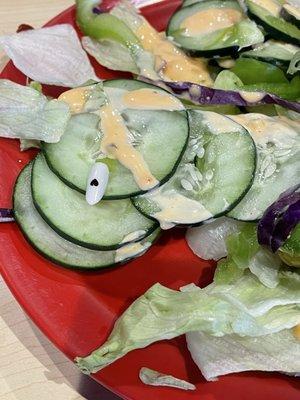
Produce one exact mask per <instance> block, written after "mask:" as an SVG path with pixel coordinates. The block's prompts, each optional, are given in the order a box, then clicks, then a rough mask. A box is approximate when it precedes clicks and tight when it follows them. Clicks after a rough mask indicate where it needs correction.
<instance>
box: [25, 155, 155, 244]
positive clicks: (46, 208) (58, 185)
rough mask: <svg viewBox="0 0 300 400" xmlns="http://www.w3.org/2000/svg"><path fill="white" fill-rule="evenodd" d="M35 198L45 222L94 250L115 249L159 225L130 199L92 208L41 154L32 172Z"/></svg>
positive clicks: (102, 202)
mask: <svg viewBox="0 0 300 400" xmlns="http://www.w3.org/2000/svg"><path fill="white" fill-rule="evenodd" d="M31 186H32V198H33V202H34V204H35V207H36V209H37V210H38V211H39V213H40V214H41V216H42V217H43V218H44V219H45V221H46V222H47V223H48V224H49V225H50V226H51V227H52V228H53V229H54V230H55V231H56V232H57V233H58V234H59V235H60V236H62V237H64V238H66V239H67V240H69V241H71V242H73V243H76V244H79V245H80V246H83V247H87V248H89V249H94V250H114V249H117V248H119V247H122V246H123V245H124V244H125V243H128V242H131V241H133V240H135V241H138V240H141V239H143V238H144V237H146V236H148V235H149V234H150V233H151V232H153V231H154V230H155V229H156V228H157V225H156V224H155V223H154V222H153V221H151V220H149V219H147V218H145V217H144V216H143V215H141V214H140V213H139V212H138V211H137V210H136V209H135V208H134V207H133V205H132V203H131V202H130V200H129V199H123V200H113V201H109V200H107V201H105V200H104V201H101V202H100V203H98V204H96V205H94V206H90V205H89V204H88V203H87V202H86V200H85V196H84V195H82V194H81V193H78V192H77V191H76V190H73V189H71V188H69V187H68V186H67V185H65V184H64V183H63V182H62V181H61V180H60V179H59V178H58V177H57V176H56V175H55V174H54V173H53V172H52V171H51V170H50V169H49V167H48V165H47V163H46V161H45V159H44V157H43V155H42V154H39V155H38V156H37V157H36V159H35V161H34V164H33V169H32V184H31Z"/></svg>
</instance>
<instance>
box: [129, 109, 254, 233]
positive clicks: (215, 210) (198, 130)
mask: <svg viewBox="0 0 300 400" xmlns="http://www.w3.org/2000/svg"><path fill="white" fill-rule="evenodd" d="M189 118H190V126H191V129H190V139H189V144H188V148H187V150H186V153H185V154H184V156H183V160H182V162H181V164H180V165H179V167H178V169H177V171H176V173H175V175H174V176H173V177H172V178H171V179H170V181H169V182H167V183H166V184H164V185H163V186H161V187H160V188H158V189H156V190H153V191H151V192H148V193H146V194H145V195H142V196H138V197H135V198H134V199H133V203H134V205H135V206H136V207H137V208H138V210H139V211H141V212H143V213H144V214H145V215H148V216H150V217H152V218H156V219H157V220H158V221H159V222H160V224H161V227H162V228H163V229H167V228H170V227H172V226H174V225H197V224H200V223H202V222H203V221H205V220H207V219H209V218H213V217H216V216H220V215H222V214H224V213H226V212H227V211H228V210H230V209H232V208H233V207H234V206H235V205H236V204H237V203H238V202H239V201H240V199H241V198H242V197H243V196H244V195H245V193H246V192H247V190H248V189H249V188H250V186H251V184H252V179H253V176H254V171H255V162H256V150H255V145H254V143H253V140H252V138H251V136H250V135H249V133H248V132H247V130H246V129H244V128H243V127H242V126H241V125H239V124H236V123H234V124H232V120H230V119H228V118H227V117H225V116H222V115H220V114H217V113H214V112H208V111H207V112H205V111H198V110H191V111H189Z"/></svg>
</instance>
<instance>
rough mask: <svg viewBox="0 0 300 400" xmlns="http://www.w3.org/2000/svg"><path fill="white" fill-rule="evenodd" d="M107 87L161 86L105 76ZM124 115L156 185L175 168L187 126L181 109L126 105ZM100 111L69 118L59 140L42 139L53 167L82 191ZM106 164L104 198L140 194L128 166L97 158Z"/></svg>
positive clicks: (92, 158)
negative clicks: (131, 106)
mask: <svg viewBox="0 0 300 400" xmlns="http://www.w3.org/2000/svg"><path fill="white" fill-rule="evenodd" d="M104 86H105V87H106V88H108V87H110V88H117V89H122V90H128V91H132V90H137V89H142V88H147V89H155V90H156V91H161V90H162V91H163V92H165V91H164V90H163V89H160V88H157V87H156V86H153V85H150V84H147V83H144V82H139V81H135V80H125V79H117V80H111V81H106V82H105V83H104ZM122 116H123V119H124V121H125V123H126V125H127V127H128V129H129V131H130V132H131V134H132V136H133V139H134V147H135V148H136V149H137V150H138V151H139V152H140V153H141V154H142V156H143V157H144V159H145V161H146V163H147V165H148V167H149V169H150V171H151V173H152V174H153V175H154V177H155V178H156V179H157V180H158V181H159V184H162V183H163V182H165V181H167V180H168V179H169V178H170V176H172V175H173V173H174V172H175V170H176V167H177V165H178V163H179V162H180V159H181V157H182V154H183V152H184V150H185V147H186V143H187V139H188V134H189V126H188V118H187V114H186V111H163V110H157V111H151V110H134V109H126V110H123V111H122ZM99 122H100V119H99V116H97V115H95V114H92V113H83V114H77V115H74V116H73V117H71V120H70V122H69V124H68V127H67V130H66V132H65V133H64V135H63V136H62V138H61V140H60V142H59V143H55V144H48V143H44V144H43V152H44V154H45V157H46V160H47V162H48V164H49V166H50V168H51V169H52V171H53V172H55V173H56V174H57V175H58V176H59V177H60V178H61V179H62V180H63V181H64V182H65V183H66V184H67V185H69V186H70V187H72V188H74V189H76V190H78V191H80V192H82V193H85V190H86V184H87V179H88V175H89V172H90V169H91V167H92V165H93V164H94V163H95V161H96V159H97V153H99V150H100V143H101V135H100V132H99V129H98V126H99ZM99 161H101V162H105V163H106V164H107V165H108V168H109V182H108V185H107V188H106V191H105V194H104V199H121V198H128V197H130V196H133V195H136V194H139V193H142V192H143V191H142V190H141V189H140V188H139V187H138V185H137V184H136V182H135V180H134V177H133V175H132V173H131V171H130V170H129V169H127V168H126V167H124V166H123V165H122V164H121V163H120V162H119V161H118V160H115V159H111V158H105V159H99Z"/></svg>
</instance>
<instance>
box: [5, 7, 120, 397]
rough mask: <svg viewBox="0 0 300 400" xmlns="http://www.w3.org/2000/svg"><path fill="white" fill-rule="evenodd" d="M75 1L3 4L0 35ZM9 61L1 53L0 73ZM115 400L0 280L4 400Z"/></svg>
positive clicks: (40, 21)
mask: <svg viewBox="0 0 300 400" xmlns="http://www.w3.org/2000/svg"><path fill="white" fill-rule="evenodd" d="M73 3H74V1H73V0H0V21H1V22H0V34H1V35H3V34H9V33H13V32H15V31H16V29H17V27H18V26H19V25H20V24H22V23H27V24H29V25H32V26H33V27H40V26H41V25H43V24H44V23H45V22H46V21H48V20H49V19H51V18H52V17H53V16H55V15H57V14H58V13H60V12H61V11H62V10H64V9H65V8H67V7H69V6H70V5H72V4H73ZM6 62H7V58H6V57H5V56H4V54H3V53H2V54H1V53H0V70H1V69H2V68H1V66H2V67H3V66H4V65H5V63H6ZM79 399H89V400H94V399H97V400H117V399H118V397H117V396H115V395H113V394H112V393H110V392H108V391H107V390H106V389H104V388H102V387H101V386H100V385H98V384H97V383H96V382H95V381H93V380H92V379H91V378H89V377H87V376H84V375H82V374H81V373H80V372H79V371H78V370H77V368H76V367H75V366H74V365H73V364H72V363H71V362H70V361H69V360H67V358H66V357H65V356H64V355H63V354H62V353H60V352H59V351H58V350H57V349H56V348H55V347H54V346H53V345H52V344H51V343H50V341H49V340H48V339H47V338H46V337H45V336H44V335H43V334H42V333H41V332H40V331H39V330H38V329H37V328H36V327H35V326H34V325H33V323H32V322H31V321H30V320H29V318H28V317H27V316H26V315H25V313H24V312H23V311H22V309H21V307H20V306H19V305H18V303H17V302H16V300H15V299H14V298H13V296H12V294H11V293H10V292H9V290H8V288H7V287H6V285H5V283H4V282H3V280H2V278H1V277H0V400H79Z"/></svg>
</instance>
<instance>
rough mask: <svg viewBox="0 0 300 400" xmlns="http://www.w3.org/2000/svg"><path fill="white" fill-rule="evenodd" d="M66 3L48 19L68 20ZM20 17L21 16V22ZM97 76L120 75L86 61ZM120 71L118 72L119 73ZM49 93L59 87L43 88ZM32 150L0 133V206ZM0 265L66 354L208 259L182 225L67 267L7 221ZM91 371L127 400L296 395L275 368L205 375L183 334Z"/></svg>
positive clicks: (159, 14) (14, 74)
mask: <svg viewBox="0 0 300 400" xmlns="http://www.w3.org/2000/svg"><path fill="white" fill-rule="evenodd" d="M178 4H179V1H172V2H171V1H166V2H163V3H160V4H156V5H153V6H150V7H146V8H145V9H144V11H143V13H144V15H145V16H146V17H147V19H148V20H149V21H150V22H151V23H152V24H153V25H154V26H155V27H156V28H157V29H159V30H162V29H164V28H165V26H166V23H167V20H168V18H169V16H170V15H171V13H172V12H173V11H174V9H175V8H176V7H177V6H178ZM74 17H75V11H74V8H70V9H68V10H66V11H65V12H64V13H62V14H61V15H59V16H57V17H56V18H55V19H53V20H52V21H51V22H49V23H48V25H54V24H59V23H71V24H74ZM24 22H26V21H24ZM93 65H94V67H95V69H96V70H97V73H98V75H99V76H100V77H102V78H112V77H117V76H121V74H115V73H113V72H111V71H108V70H105V69H104V68H101V67H100V66H99V65H97V64H96V63H95V62H93ZM122 76H124V74H123V75H122ZM1 77H2V78H8V79H11V80H13V81H16V82H19V83H23V84H24V83H25V77H24V75H22V74H21V73H20V72H19V71H18V70H17V69H16V68H14V66H13V65H12V64H11V63H10V64H9V65H8V66H7V67H6V68H5V70H4V72H3V73H2V76H1ZM47 90H48V93H49V94H57V93H58V92H59V89H57V88H47ZM33 155H34V152H25V153H20V152H19V143H18V141H14V140H9V139H8V140H5V139H1V140H0V171H1V175H0V205H1V207H9V206H10V205H11V193H12V188H13V184H14V181H15V179H16V177H17V175H18V173H19V171H20V169H21V168H22V167H23V166H24V165H25V164H26V163H27V162H28V161H29V160H30V159H31V158H32V157H33ZM0 248H1V254H0V271H1V273H2V276H3V277H4V279H5V281H6V283H7V284H8V286H9V287H10V289H11V291H12V292H13V294H14V295H15V297H16V298H17V300H18V301H19V303H20V304H21V305H22V307H23V308H24V310H25V311H26V312H27V313H28V315H29V316H30V317H31V318H32V320H33V321H34V322H35V323H36V324H37V325H38V327H39V328H40V329H41V330H42V331H43V332H44V333H45V335H47V336H48V338H50V339H51V340H52V342H53V343H54V344H55V345H56V346H57V347H58V348H59V349H60V350H61V351H62V352H64V353H65V354H66V355H67V356H68V357H69V358H71V359H73V358H74V357H75V356H77V355H85V354H88V353H89V352H90V351H91V350H93V349H95V348H96V347H98V346H99V345H100V344H101V343H102V342H103V341H104V340H105V338H106V337H107V335H108V333H109V332H110V330H111V328H112V326H113V323H114V321H115V320H116V318H117V317H118V316H119V315H120V314H121V312H122V311H123V310H124V309H125V308H126V307H127V306H128V305H129V304H130V303H131V302H132V301H133V300H134V299H135V298H136V297H138V296H140V295H141V294H142V293H144V292H145V291H146V290H147V289H148V288H149V287H150V286H151V285H153V284H154V283H156V282H160V283H162V284H163V285H166V286H168V287H171V288H176V289H177V288H179V287H180V286H182V285H184V284H187V283H190V282H195V283H196V284H200V285H201V286H204V285H207V284H208V283H209V282H210V281H211V279H212V275H213V266H212V265H211V264H210V263H209V262H205V261H201V260H199V259H198V258H197V257H195V256H194V255H193V254H192V253H191V251H190V250H189V249H188V247H187V245H186V243H185V241H184V231H183V230H178V231H176V230H174V231H172V232H169V233H165V234H164V236H163V237H162V238H161V239H160V241H159V242H158V243H157V244H156V245H155V246H153V248H152V249H151V250H150V251H149V252H148V253H147V255H145V256H143V257H141V258H140V259H138V260H136V261H133V262H131V263H129V264H127V265H125V266H123V267H118V268H115V269H108V270H104V271H103V272H97V273H80V272H73V271H69V270H66V269H63V268H61V267H58V266H56V265H54V264H52V263H50V262H48V261H47V260H45V259H44V258H42V257H41V256H40V255H39V254H37V253H36V252H35V251H34V250H33V249H32V248H31V246H30V245H29V244H28V243H27V242H26V241H25V239H24V238H23V236H22V234H21V233H20V231H19V229H18V227H17V226H16V225H15V224H13V223H12V224H1V226H0ZM142 366H147V367H150V368H153V369H157V370H159V371H162V372H165V373H167V374H172V375H174V376H177V377H179V378H182V379H186V380H188V381H190V382H192V383H194V384H196V385H197V391H196V392H189V393H187V392H183V391H180V390H176V389H169V388H155V387H148V386H145V385H143V384H142V383H141V382H140V381H139V379H138V372H139V369H140V368H141V367H142ZM94 378H95V379H96V380H97V381H98V382H100V383H101V384H103V385H104V386H106V387H107V388H109V389H111V390H112V391H113V392H115V393H117V394H119V395H120V396H121V397H122V398H124V399H132V400H133V399H134V400H154V399H160V400H191V399H198V398H201V400H213V399H214V400H253V399H255V400H265V399H272V400H299V388H300V386H299V381H297V379H294V378H289V377H286V376H283V375H279V374H271V373H270V374H265V373H243V374H233V375H230V376H226V377H222V378H220V379H219V380H218V381H217V382H206V381H205V380H204V379H203V377H202V376H201V373H200V372H199V370H198V369H197V367H196V366H195V365H194V363H193V361H192V360H191V357H190V355H189V353H188V351H187V349H186V346H185V339H184V337H180V338H177V339H174V340H170V341H163V342H160V343H155V344H153V345H151V346H149V347H148V348H146V349H142V350H136V351H133V352H131V353H130V354H128V355H127V356H125V357H123V358H122V359H120V360H118V361H117V362H115V363H114V364H112V365H110V366H109V367H107V368H105V369H104V370H102V371H100V372H99V373H97V374H96V375H94Z"/></svg>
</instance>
